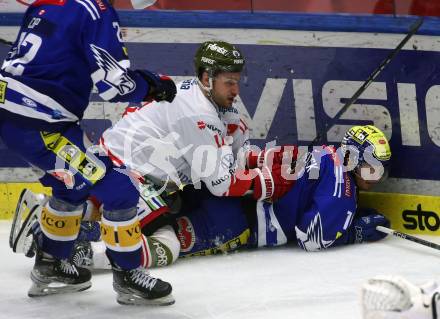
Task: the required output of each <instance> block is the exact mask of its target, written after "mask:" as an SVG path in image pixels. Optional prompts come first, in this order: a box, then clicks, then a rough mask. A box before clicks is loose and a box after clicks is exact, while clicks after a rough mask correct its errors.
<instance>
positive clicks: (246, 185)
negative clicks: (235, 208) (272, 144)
mask: <svg viewBox="0 0 440 319" xmlns="http://www.w3.org/2000/svg"><path fill="white" fill-rule="evenodd" d="M281 172H282V166H281V165H274V166H273V167H272V170H270V169H269V168H267V167H263V168H261V169H259V168H254V169H251V170H243V171H237V172H236V174H235V175H234V176H233V178H232V183H231V185H230V186H229V190H228V191H227V192H226V193H225V194H224V195H225V196H244V195H245V194H247V193H248V191H253V197H254V198H255V199H256V200H264V199H271V200H277V199H279V198H280V197H282V196H283V195H284V194H285V193H287V192H288V191H289V190H290V188H291V187H292V186H293V184H294V183H295V181H294V180H287V179H285V178H283V177H282V176H281Z"/></svg>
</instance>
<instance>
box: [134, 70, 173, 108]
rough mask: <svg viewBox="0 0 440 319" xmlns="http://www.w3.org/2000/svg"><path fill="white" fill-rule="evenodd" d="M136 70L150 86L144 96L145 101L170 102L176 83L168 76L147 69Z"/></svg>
mask: <svg viewBox="0 0 440 319" xmlns="http://www.w3.org/2000/svg"><path fill="white" fill-rule="evenodd" d="M136 72H137V73H138V74H140V75H141V76H142V77H143V78H144V79H145V81H147V82H148V85H149V86H150V91H149V92H148V94H147V96H146V97H145V98H144V100H145V101H149V100H155V101H157V102H160V101H167V102H170V103H171V102H172V101H173V100H174V97H175V96H176V92H177V89H176V84H175V83H174V81H173V80H172V79H171V78H170V77H168V76H166V75H159V74H157V73H153V72H150V71H147V70H136Z"/></svg>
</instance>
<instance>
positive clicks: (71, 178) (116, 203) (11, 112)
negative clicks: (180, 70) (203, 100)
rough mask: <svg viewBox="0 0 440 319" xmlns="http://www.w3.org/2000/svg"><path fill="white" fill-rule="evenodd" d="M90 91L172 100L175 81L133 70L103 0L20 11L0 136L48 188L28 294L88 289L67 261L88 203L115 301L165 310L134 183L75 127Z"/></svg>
mask: <svg viewBox="0 0 440 319" xmlns="http://www.w3.org/2000/svg"><path fill="white" fill-rule="evenodd" d="M93 85H95V86H96V88H97V89H98V91H99V94H100V96H101V97H102V98H103V99H104V100H106V101H110V102H135V103H139V102H141V101H148V100H156V101H168V102H171V101H172V100H173V99H174V96H175V93H176V87H175V85H174V82H173V81H172V80H171V79H169V78H167V77H161V76H159V75H157V74H154V73H152V72H149V71H146V70H136V71H133V70H131V69H130V61H129V59H128V55H127V50H126V48H125V47H124V44H123V42H122V36H121V30H120V25H119V20H118V16H117V14H116V11H115V10H114V9H113V8H112V6H111V4H110V3H109V2H108V0H75V1H73V0H37V1H35V2H33V3H32V4H31V5H30V7H29V8H28V9H27V11H26V12H25V14H24V18H23V22H22V25H21V29H20V31H19V34H18V37H17V40H16V41H15V43H14V45H13V46H12V49H11V50H10V52H9V53H8V56H7V58H6V59H5V61H4V63H3V66H2V68H1V72H0V137H1V139H2V140H3V141H4V143H5V144H6V145H7V147H8V148H9V149H11V150H13V151H15V152H16V153H17V154H19V155H20V156H21V157H23V158H24V159H25V160H26V161H27V162H28V163H30V164H31V165H32V166H35V167H38V168H40V169H41V170H42V171H43V172H44V173H45V174H44V176H43V177H42V178H41V179H40V181H41V183H42V184H43V185H45V186H49V187H51V188H52V194H53V195H52V196H51V197H50V199H49V200H48V201H47V202H46V203H45V205H44V208H43V211H42V214H41V217H40V228H41V232H39V234H38V235H36V236H35V237H36V238H35V242H36V244H37V254H36V259H35V265H34V267H33V270H32V272H31V279H32V281H33V286H32V287H31V289H30V290H29V293H28V294H29V296H31V297H32V296H41V295H47V294H53V293H62V292H70V291H81V290H85V289H87V288H89V287H90V286H91V283H90V278H91V275H90V272H89V271H88V270H87V269H83V268H80V267H76V266H75V265H73V264H72V263H70V262H69V257H70V256H71V252H72V249H73V244H74V241H75V239H76V238H77V235H78V232H79V228H80V221H81V215H82V207H83V204H84V202H85V200H86V199H87V198H88V197H89V196H90V195H93V196H95V197H96V198H98V199H99V200H100V201H102V203H103V210H104V212H103V219H102V228H103V230H105V231H104V233H103V239H104V241H105V243H106V246H107V255H108V256H109V258H110V260H111V262H112V269H113V287H114V289H115V290H116V292H117V294H118V299H117V300H118V302H120V303H128V304H130V303H141V304H144V303H145V304H149V303H156V304H169V303H172V302H174V301H173V299H172V297H171V285H170V284H168V283H166V282H163V281H161V280H159V279H155V278H153V277H151V276H150V275H149V273H148V272H147V271H146V270H145V268H143V267H140V262H141V234H140V226H139V221H138V217H137V214H136V205H137V203H138V199H139V194H138V191H137V189H136V187H135V183H134V182H132V181H131V179H130V177H129V176H127V175H124V174H122V173H120V172H118V171H117V170H115V169H114V167H113V166H112V163H111V161H110V160H109V159H108V158H107V157H105V156H103V155H102V154H99V152H98V151H97V149H96V148H90V147H89V146H90V144H89V143H88V142H87V140H86V138H85V136H84V134H83V132H82V130H81V128H80V126H79V124H78V122H79V121H80V120H81V119H82V117H83V114H84V111H85V109H86V108H87V105H88V103H89V96H90V94H91V91H92V88H93Z"/></svg>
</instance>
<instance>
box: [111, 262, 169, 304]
mask: <svg viewBox="0 0 440 319" xmlns="http://www.w3.org/2000/svg"><path fill="white" fill-rule="evenodd" d="M112 269H113V289H114V290H115V291H116V293H117V294H118V297H117V299H116V300H117V302H118V303H120V304H122V305H157V306H166V305H172V304H173V303H174V302H175V300H174V298H173V296H172V295H171V291H172V287H171V285H170V284H169V283H167V282H165V281H162V280H160V279H157V278H154V277H152V276H151V275H150V274H149V272H148V270H147V269H145V268H144V267H138V268H136V269H132V270H122V269H121V268H119V267H117V266H113V267H112Z"/></svg>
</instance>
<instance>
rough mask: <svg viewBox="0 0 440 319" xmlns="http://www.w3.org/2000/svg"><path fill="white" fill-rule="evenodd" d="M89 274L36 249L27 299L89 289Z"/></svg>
mask: <svg viewBox="0 0 440 319" xmlns="http://www.w3.org/2000/svg"><path fill="white" fill-rule="evenodd" d="M90 278H91V273H90V271H89V270H87V269H85V268H81V267H77V266H75V265H74V264H72V263H71V262H70V261H68V260H58V259H55V258H53V257H51V256H50V255H47V254H45V253H43V252H42V251H40V250H39V249H37V256H36V257H35V265H34V268H33V269H32V272H31V279H32V282H33V284H32V287H31V288H30V289H29V291H28V296H29V297H38V296H47V295H51V294H61V293H69V292H77V291H82V290H86V289H88V288H90V287H91V286H92V283H91V282H90Z"/></svg>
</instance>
